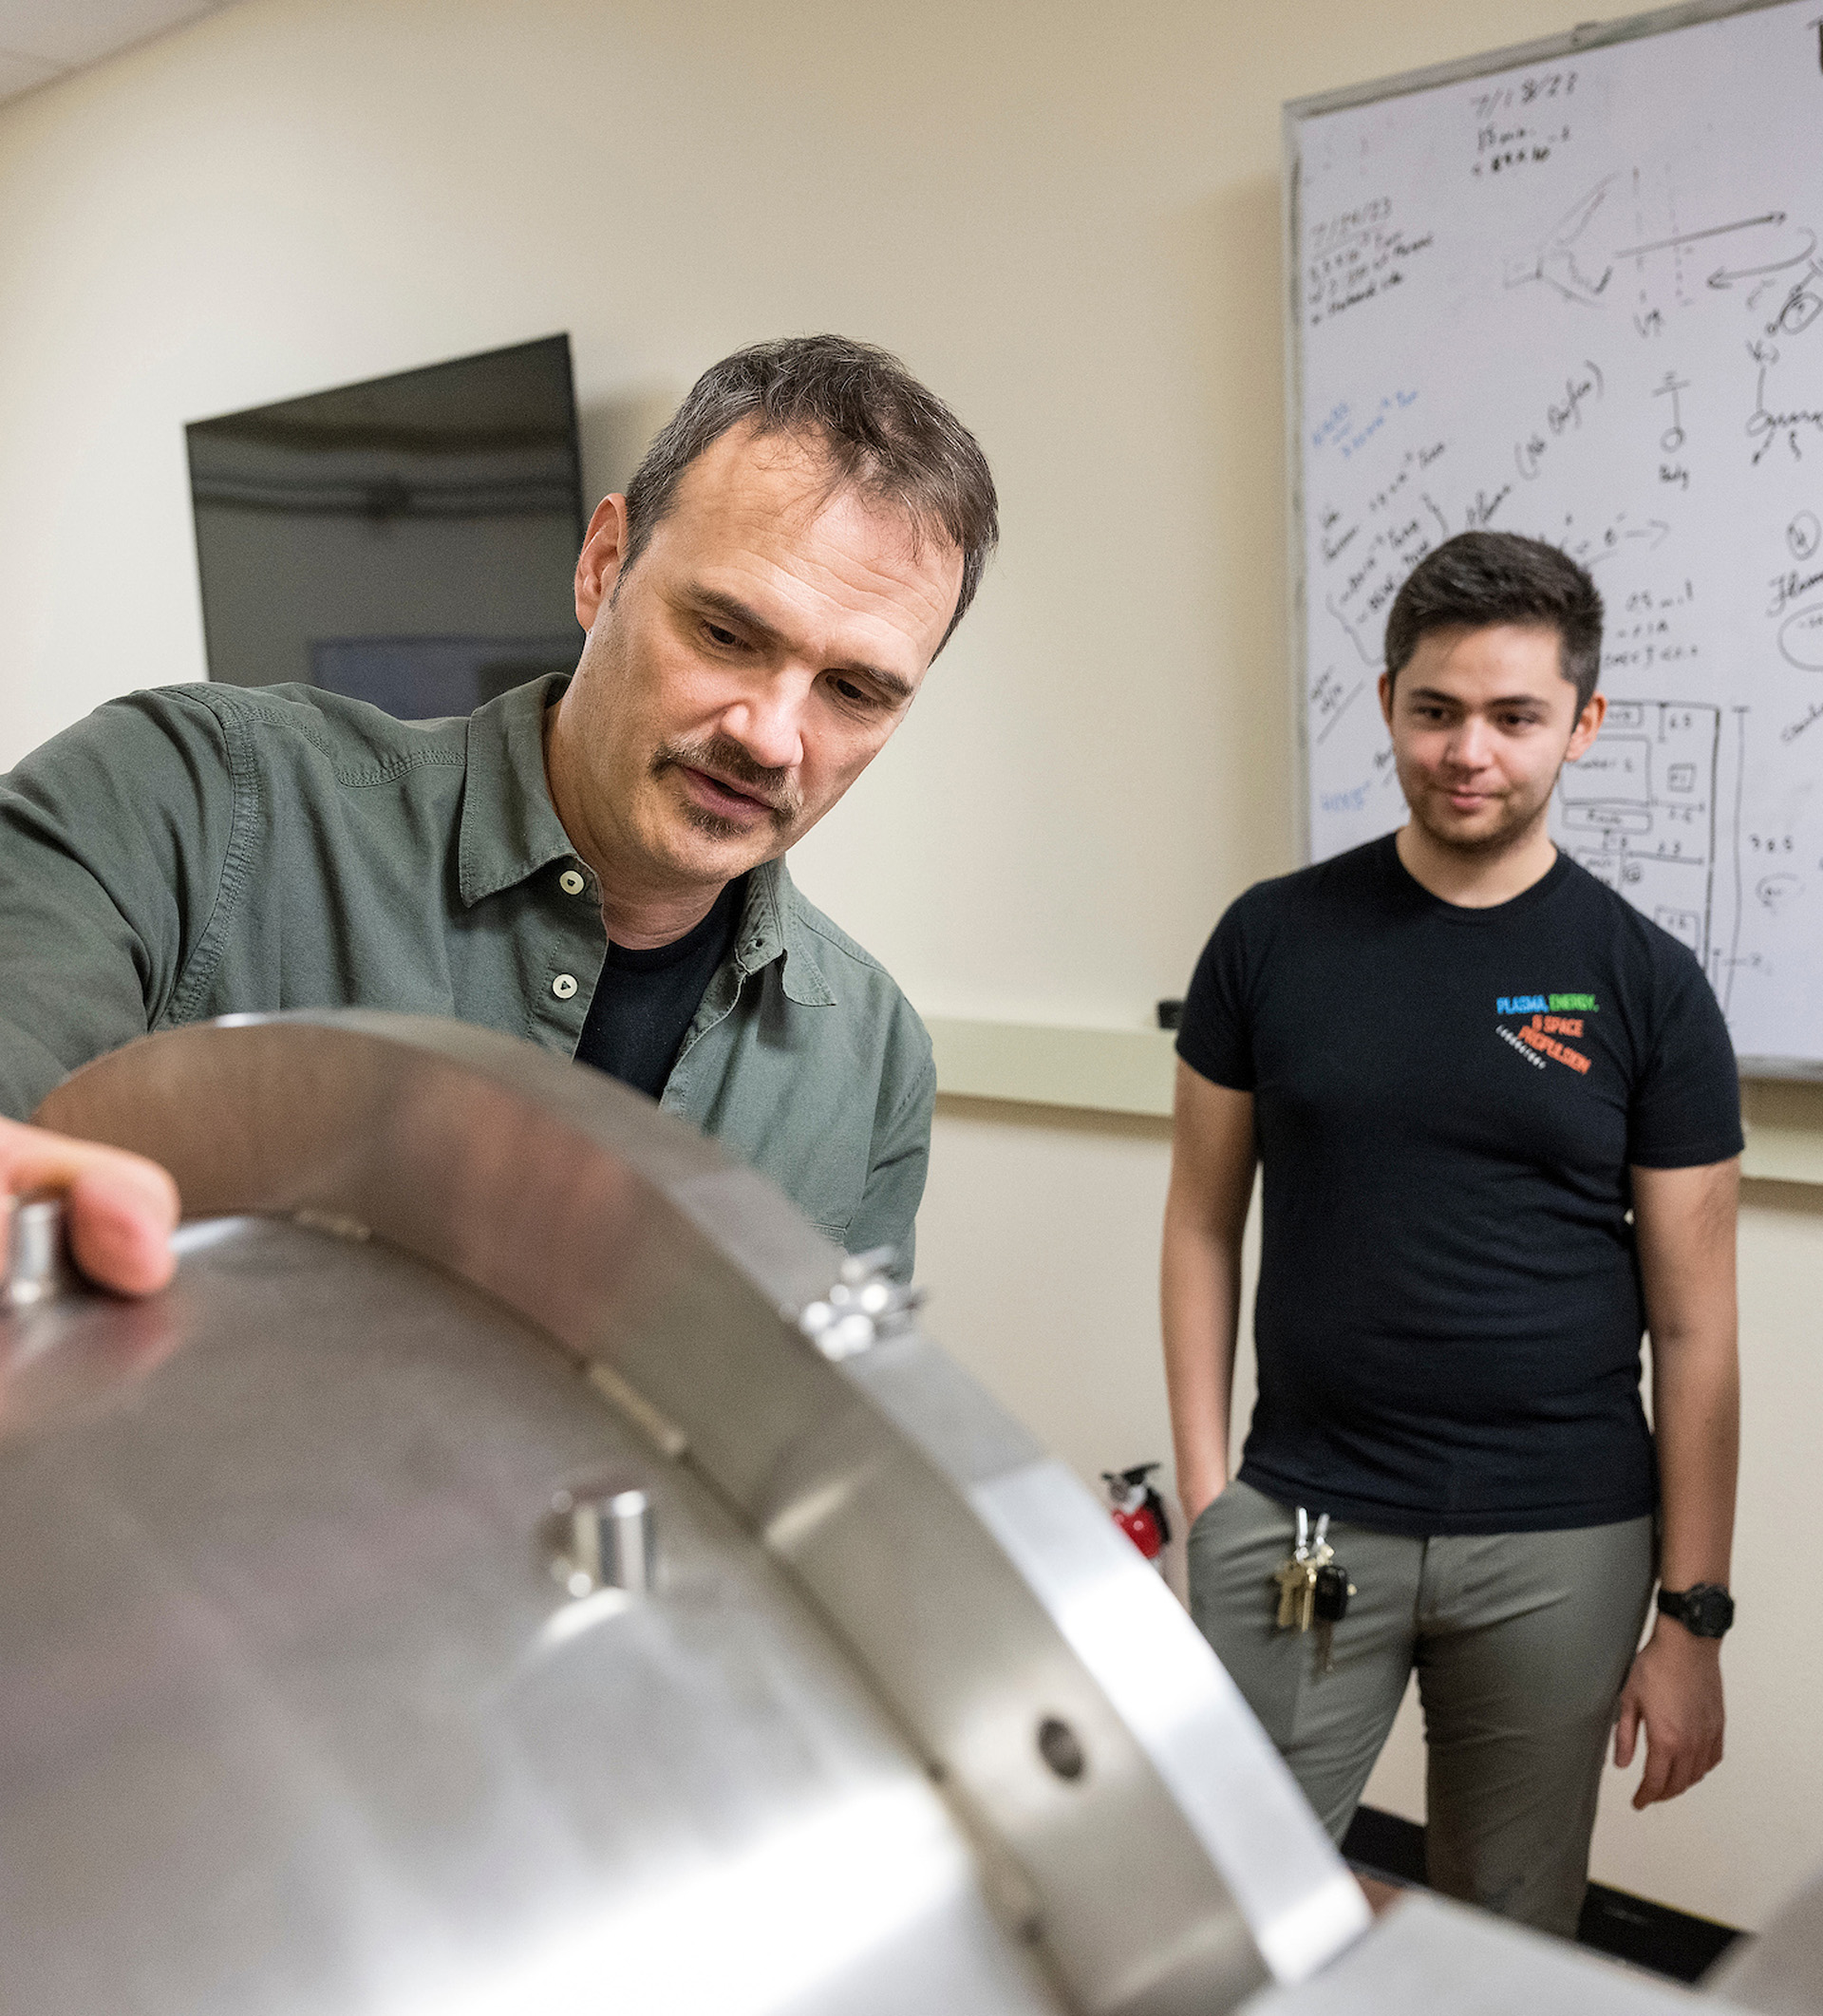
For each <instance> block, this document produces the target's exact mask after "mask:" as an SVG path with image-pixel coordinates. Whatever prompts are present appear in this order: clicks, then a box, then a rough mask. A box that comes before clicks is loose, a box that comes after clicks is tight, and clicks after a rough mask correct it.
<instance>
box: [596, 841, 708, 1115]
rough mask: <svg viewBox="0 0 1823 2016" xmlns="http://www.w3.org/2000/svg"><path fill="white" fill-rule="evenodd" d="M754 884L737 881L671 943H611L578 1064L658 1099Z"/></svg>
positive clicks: (597, 986) (598, 981)
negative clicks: (642, 946) (644, 946)
mask: <svg viewBox="0 0 1823 2016" xmlns="http://www.w3.org/2000/svg"><path fill="white" fill-rule="evenodd" d="M746 891H747V878H746V876H737V877H736V878H735V879H734V880H733V881H732V882H730V883H729V884H728V885H727V887H726V888H725V889H724V890H723V892H722V894H721V895H719V896H717V897H716V899H715V902H714V905H713V906H712V907H711V909H710V911H709V914H708V915H707V916H706V917H705V918H704V919H703V921H702V923H701V924H699V925H697V926H696V927H695V928H694V929H693V930H691V931H686V933H684V935H683V936H682V937H681V938H675V939H673V940H672V941H671V943H670V944H669V945H655V946H653V947H652V948H651V950H650V951H630V949H629V948H628V947H626V946H624V945H615V944H613V943H611V942H610V944H609V947H608V957H607V959H606V961H605V962H604V963H603V965H602V969H601V977H600V978H599V979H598V980H597V981H596V982H595V993H594V998H593V1000H592V1001H591V1002H590V1004H589V1018H588V1020H587V1021H586V1022H585V1023H584V1024H583V1026H582V1039H581V1041H580V1042H579V1043H578V1044H577V1045H576V1062H577V1063H578V1064H590V1065H594V1067H595V1068H596V1070H598V1071H606V1072H607V1073H608V1075H609V1076H610V1077H611V1078H618V1079H619V1080H620V1082H621V1083H622V1084H628V1085H631V1086H633V1087H634V1089H635V1090H637V1091H640V1092H644V1093H646V1094H648V1096H649V1097H650V1098H652V1099H656V1098H658V1096H659V1095H660V1093H662V1092H663V1091H664V1089H665V1081H666V1080H667V1078H669V1076H670V1075H671V1066H672V1065H673V1064H675V1063H676V1062H677V1053H678V1050H679V1048H680V1046H682V1044H683V1042H684V1035H685V1032H686V1030H687V1029H688V1027H689V1026H690V1024H691V1022H692V1020H693V1019H694V1018H695V1015H696V1011H697V1009H698V1008H699V1007H701V1005H702V1001H703V995H704V992H705V989H707V987H708V984H709V982H710V981H711V980H713V979H714V978H715V973H716V969H717V968H718V967H719V966H720V965H721V964H722V962H723V960H724V959H725V958H726V957H727V955H728V949H729V947H730V946H732V945H733V943H734V936H735V933H736V932H737V931H738V930H739V929H740V926H741V910H742V901H743V899H744V898H745V895H746Z"/></svg>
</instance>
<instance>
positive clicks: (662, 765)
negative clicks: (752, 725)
mask: <svg viewBox="0 0 1823 2016" xmlns="http://www.w3.org/2000/svg"><path fill="white" fill-rule="evenodd" d="M674 766H683V767H686V768H689V769H692V770H706V771H707V772H708V773H709V774H710V776H712V777H720V778H721V779H723V780H724V782H727V783H731V784H733V785H734V786H735V787H736V789H738V790H741V791H744V792H746V793H747V794H748V796H749V797H751V798H757V799H758V800H759V801H761V804H763V805H764V806H766V808H767V809H768V810H769V811H770V812H771V814H772V816H773V819H774V820H776V821H777V822H778V823H779V824H780V825H781V826H784V825H789V824H790V823H791V821H792V820H795V819H796V818H797V817H798V815H799V813H800V812H801V811H802V810H803V809H804V794H803V792H802V791H801V790H799V787H798V786H797V785H796V784H795V783H794V782H792V778H791V772H790V771H789V770H788V769H777V770H774V769H768V768H767V767H766V765H765V764H764V763H755V762H754V760H753V758H752V757H751V756H749V755H748V754H747V752H746V750H745V749H743V748H742V746H741V744H739V743H738V742H736V741H735V740H734V739H733V737H732V736H728V735H703V736H698V737H695V738H693V739H691V740H688V741H685V742H667V743H661V744H659V746H658V750H657V752H656V754H655V755H654V756H653V758H652V775H653V776H654V777H659V776H662V775H663V774H664V772H665V771H667V770H668V769H671V768H673V767H674Z"/></svg>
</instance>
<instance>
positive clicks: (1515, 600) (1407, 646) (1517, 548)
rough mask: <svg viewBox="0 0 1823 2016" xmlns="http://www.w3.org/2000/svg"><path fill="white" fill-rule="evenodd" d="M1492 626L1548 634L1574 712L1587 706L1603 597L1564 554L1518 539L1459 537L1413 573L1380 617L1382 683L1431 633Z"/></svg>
mask: <svg viewBox="0 0 1823 2016" xmlns="http://www.w3.org/2000/svg"><path fill="white" fill-rule="evenodd" d="M1494 623H1520V624H1536V625H1537V626H1538V627H1539V628H1540V629H1541V630H1554V631H1556V632H1557V646H1558V654H1559V662H1560V664H1561V666H1562V669H1563V674H1564V677H1565V678H1566V679H1568V680H1569V683H1570V684H1571V685H1572V686H1573V687H1574V688H1576V710H1577V712H1578V713H1580V712H1581V711H1582V710H1583V708H1584V707H1587V706H1588V702H1589V696H1590V695H1591V694H1592V693H1593V692H1594V690H1595V682H1596V680H1597V679H1599V678H1600V677H1601V671H1602V597H1601V593H1600V592H1599V591H1598V590H1597V588H1596V586H1595V583H1594V582H1593V581H1592V580H1591V579H1590V578H1589V573H1588V568H1586V567H1579V566H1578V565H1577V564H1576V562H1575V561H1574V560H1572V559H1571V558H1570V556H1569V554H1567V553H1561V552H1559V550H1558V549H1557V548H1556V547H1555V546H1552V545H1550V544H1549V543H1547V541H1545V540H1544V539H1528V538H1522V537H1520V536H1519V535H1518V534H1517V533H1516V532H1459V533H1457V536H1456V537H1455V538H1453V539H1445V540H1444V542H1443V543H1442V545H1440V546H1439V547H1438V549H1437V551H1436V552H1435V553H1428V554H1426V555H1425V556H1424V557H1423V558H1422V559H1421V560H1420V561H1419V563H1418V565H1417V566H1416V567H1414V568H1413V569H1412V571H1411V573H1410V574H1409V575H1406V577H1405V585H1404V587H1403V588H1401V589H1400V592H1399V593H1398V594H1397V595H1396V596H1395V597H1394V598H1393V609H1392V613H1391V614H1390V615H1389V616H1388V617H1387V618H1386V676H1387V677H1388V678H1389V679H1397V678H1398V677H1399V675H1400V672H1402V671H1403V670H1404V669H1405V668H1406V666H1407V665H1408V664H1410V662H1411V657H1412V653H1413V652H1414V651H1415V650H1417V649H1418V647H1419V639H1420V638H1423V637H1425V636H1428V635H1429V634H1430V632H1431V631H1438V630H1484V629H1486V628H1487V627H1488V626H1489V625H1490V624H1494Z"/></svg>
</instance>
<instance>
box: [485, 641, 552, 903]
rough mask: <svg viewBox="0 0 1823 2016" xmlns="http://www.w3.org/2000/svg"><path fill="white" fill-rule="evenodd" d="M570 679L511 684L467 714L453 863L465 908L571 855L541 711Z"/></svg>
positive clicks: (509, 887)
mask: <svg viewBox="0 0 1823 2016" xmlns="http://www.w3.org/2000/svg"><path fill="white" fill-rule="evenodd" d="M570 679H571V674H570V673H568V672H553V673H552V674H551V675H550V676H549V677H548V678H544V679H535V680H533V681H532V683H531V684H530V685H529V686H516V687H515V688H513V689H512V691H511V692H508V693H502V694H501V695H500V696H499V698H498V700H490V701H489V702H488V703H487V705H486V706H485V707H478V708H477V709H476V711H475V712H474V713H473V714H471V715H470V716H469V717H468V777H467V782H466V785H465V787H464V789H463V792H462V836H461V855H460V862H459V865H458V886H459V888H460V891H461V896H462V902H463V904H464V906H468V905H472V904H476V903H479V901H480V900H481V899H482V897H483V896H492V895H498V894H499V892H500V891H501V890H502V889H511V888H512V887H513V886H514V885H515V884H516V883H518V882H523V881H524V880H525V879H526V877H527V876H533V875H536V873H537V872H538V870H539V869H540V868H548V867H549V866H550V865H551V863H552V862H553V861H559V860H563V859H566V858H570V857H573V856H574V854H575V851H576V850H575V849H574V847H573V846H572V845H571V843H570V836H569V835H568V834H567V833H566V832H565V831H564V830H563V821H562V820H560V819H559V818H558V817H557V808H556V807H555V806H554V804H553V803H552V802H551V786H550V784H549V782H547V781H546V779H545V774H544V710H545V708H546V707H549V706H550V705H551V704H552V702H553V701H554V700H555V699H556V697H557V695H558V694H559V693H561V692H562V691H563V689H564V688H565V687H567V686H568V685H569V684H570Z"/></svg>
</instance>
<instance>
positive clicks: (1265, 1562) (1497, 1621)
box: [1190, 1482, 1654, 1938]
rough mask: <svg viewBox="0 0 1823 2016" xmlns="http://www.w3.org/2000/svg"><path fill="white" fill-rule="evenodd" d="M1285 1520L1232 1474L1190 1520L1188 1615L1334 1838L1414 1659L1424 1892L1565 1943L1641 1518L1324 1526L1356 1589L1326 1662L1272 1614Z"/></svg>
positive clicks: (1309, 1641) (1635, 1622) (1631, 1630)
mask: <svg viewBox="0 0 1823 2016" xmlns="http://www.w3.org/2000/svg"><path fill="white" fill-rule="evenodd" d="M1323 1509H1324V1508H1323V1506H1322V1505H1320V1504H1317V1503H1314V1502H1313V1503H1311V1505H1310V1507H1309V1510H1310V1514H1311V1517H1312V1518H1313V1519H1314V1518H1315V1517H1316V1516H1317V1514H1318V1513H1320V1512H1321V1511H1323ZM1295 1524H1296V1521H1295V1517H1294V1512H1293V1508H1292V1507H1290V1506H1288V1505H1281V1504H1278V1503H1277V1502H1275V1501H1274V1500H1273V1499H1271V1498H1267V1497H1266V1496H1264V1494H1262V1493H1261V1492H1258V1491H1255V1490H1254V1489H1253V1488H1252V1487H1251V1486H1250V1485H1248V1484H1243V1483H1239V1482H1235V1483H1231V1484H1230V1485H1229V1487H1228V1489H1227V1490H1226V1491H1224V1492H1223V1493H1222V1495H1221V1496H1220V1497H1219V1498H1217V1499H1216V1500H1215V1501H1214V1503H1213V1504H1212V1505H1211V1506H1209V1508H1208V1509H1207V1510H1206V1511H1205V1512H1204V1513H1203V1514H1202V1516H1201V1517H1199V1518H1198V1519H1197V1521H1196V1523H1195V1524H1194V1525H1193V1527H1192V1528H1191V1532H1190V1597H1191V1611H1192V1613H1193V1615H1194V1617H1195V1619H1196V1623H1197V1625H1198V1627H1199V1628H1200V1630H1202V1633H1203V1635H1204V1636H1205V1637H1206V1638H1207V1639H1208V1640H1209V1642H1210V1644H1211V1645H1212V1646H1213V1647H1214V1649H1215V1651H1216V1654H1217V1656H1218V1657H1219V1658H1220V1660H1221V1662H1222V1664H1223V1665H1224V1666H1225V1667H1227V1668H1228V1670H1229V1672H1230V1673H1231V1675H1232V1676H1233V1679H1234V1683H1235V1685H1236V1686H1238V1687H1239V1688H1240V1690H1241V1692H1242V1693H1243V1694H1244V1695H1246V1697H1247V1700H1248V1703H1249V1705H1250V1706H1251V1708H1252V1710H1253V1712H1254V1714H1256V1715H1257V1716H1258V1717H1259V1719H1260V1721H1261V1722H1262V1723H1263V1724H1265V1726H1266V1731H1267V1734H1268V1735H1269V1736H1270V1737H1271V1739H1272V1741H1273V1742H1274V1743H1276V1744H1277V1745H1278V1747H1279V1750H1280V1752H1281V1753H1282V1755H1283V1756H1284V1758H1285V1761H1286V1762H1287V1764H1289V1765H1290V1767H1291V1771H1292V1774H1293V1775H1294V1776H1295V1777H1296V1779H1297V1780H1298V1782H1299V1784H1300V1785H1302V1786H1303V1788H1304V1793H1305V1797H1306V1799H1309V1801H1310V1803H1311V1805H1312V1806H1314V1807H1315V1808H1316V1811H1317V1816H1318V1818H1320V1819H1321V1820H1322V1821H1323V1823H1324V1825H1325V1827H1327V1828H1328V1830H1329V1832H1330V1834H1331V1836H1332V1837H1334V1838H1335V1839H1336V1840H1338V1841H1340V1840H1341V1839H1342V1837H1343V1836H1344V1833H1346V1831H1347V1828H1348V1822H1349V1821H1350V1820H1351V1819H1352V1818H1354V1813H1355V1807H1356V1805H1357V1804H1358V1803H1359V1801H1360V1799H1361V1794H1362V1788H1363V1786H1364V1785H1365V1784H1366V1782H1367V1775H1368V1773H1369V1772H1370V1771H1371V1770H1372V1769H1373V1767H1374V1760H1375V1759H1376V1758H1377V1757H1378V1756H1379V1755H1380V1752H1381V1745H1382V1744H1383V1743H1385V1741H1386V1735H1387V1732H1388V1730H1389V1729H1390V1728H1391V1727H1392V1724H1393V1717H1394V1716H1395V1714H1396V1713H1397V1712H1398V1710H1399V1705H1400V1699H1401V1698H1402V1697H1403V1695H1404V1692H1405V1683H1406V1680H1407V1677H1408V1676H1409V1675H1410V1673H1411V1672H1412V1670H1413V1668H1414V1667H1416V1669H1417V1672H1418V1685H1419V1697H1420V1699H1421V1701H1422V1704H1423V1708H1424V1734H1425V1743H1426V1745H1427V1749H1428V1768H1427V1774H1426V1781H1425V1812H1426V1818H1427V1837H1426V1838H1427V1854H1428V1859H1429V1876H1430V1881H1431V1884H1432V1886H1433V1888H1435V1889H1437V1890H1439V1891H1442V1892H1443V1893H1444V1894H1446V1895H1448V1896H1453V1897H1459V1898H1461V1899H1463V1900H1464V1901H1465V1902H1467V1903H1472V1904H1479V1905H1481V1906H1483V1907H1484V1908H1485V1909H1487V1910H1489V1911H1495V1912H1500V1913H1501V1914H1502V1915H1503V1916H1505V1917H1509V1918H1516V1919H1518V1920H1520V1921H1521V1922H1523V1923H1525V1924H1528V1925H1533V1926H1536V1927H1538V1928H1539V1929H1540V1930H1541V1931H1551V1932H1558V1933H1561V1934H1562V1935H1563V1936H1565V1937H1566V1938H1569V1937H1573V1936H1574V1934H1575V1931H1576V1920H1577V1917H1578V1914H1579V1913H1580V1912H1581V1910H1582V1904H1583V1891H1584V1887H1585V1885H1586V1883H1587V1881H1588V1841H1589V1835H1590V1834H1591V1832H1592V1831H1593V1829H1594V1825H1595V1799H1596V1794H1597V1792H1598V1791H1599V1789H1600V1785H1601V1777H1602V1763H1603V1754H1604V1750H1605V1747H1606V1744H1607V1734H1608V1730H1609V1728H1610V1727H1611V1726H1612V1724H1613V1720H1614V1711H1615V1702H1616V1700H1617V1698H1618V1696H1619V1694H1620V1690H1621V1686H1622V1683H1623V1682H1624V1681H1625V1680H1626V1673H1627V1667H1629V1665H1630V1664H1631V1662H1632V1658H1633V1652H1634V1649H1635V1647H1636V1646H1637V1645H1638V1644H1639V1639H1640V1631H1641V1629H1642V1627H1643V1626H1644V1621H1645V1609H1646V1599H1647V1597H1648V1596H1649V1595H1650V1593H1651V1589H1652V1578H1653V1554H1654V1539H1653V1521H1652V1520H1651V1519H1650V1518H1639V1519H1628V1520H1626V1521H1625V1522H1623V1523H1622V1524H1619V1525H1613V1526H1589V1527H1584V1528H1579V1529H1573V1530H1570V1531H1568V1532H1561V1533H1512V1534H1494V1535H1487V1536H1474V1537H1461V1536H1457V1537H1442V1538H1434V1539H1427V1540H1414V1539H1406V1538H1404V1537H1402V1536H1399V1535H1396V1534H1387V1533H1374V1532H1370V1531H1368V1530H1367V1529H1366V1528H1364V1527H1361V1526H1348V1525H1341V1524H1335V1523H1332V1524H1331V1526H1330V1528H1329V1542H1330V1545H1331V1546H1332V1547H1334V1549H1335V1550H1336V1558H1337V1560H1338V1561H1339V1562H1340V1563H1341V1565H1342V1566H1343V1567H1344V1568H1345V1569H1346V1570H1347V1571H1348V1575H1349V1579H1350V1580H1351V1581H1352V1582H1353V1583H1354V1584H1355V1585H1356V1588H1357V1590H1358V1591H1359V1593H1358V1594H1357V1595H1355V1596H1354V1597H1353V1598H1352V1599H1351V1600H1350V1602H1349V1605H1348V1614H1347V1616H1346V1617H1345V1618H1344V1620H1343V1622H1342V1623H1341V1624H1339V1625H1337V1626H1336V1628H1335V1646H1334V1661H1335V1666H1334V1670H1333V1671H1332V1672H1329V1673H1324V1672H1322V1671H1321V1670H1320V1669H1319V1652H1318V1644H1319V1634H1318V1632H1317V1631H1316V1630H1310V1631H1308V1632H1299V1631H1297V1630H1285V1631H1282V1630H1278V1629H1277V1628H1276V1625H1275V1618H1276V1615H1277V1610H1278V1597H1279V1592H1278V1587H1277V1585H1276V1584H1275V1583H1274V1582H1273V1580H1272V1571H1273V1570H1274V1569H1275V1568H1277V1567H1278V1565H1279V1564H1280V1562H1282V1561H1283V1560H1285V1559H1286V1558H1287V1555H1288V1554H1290V1552H1291V1543H1292V1539H1293V1537H1294V1529H1295Z"/></svg>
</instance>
